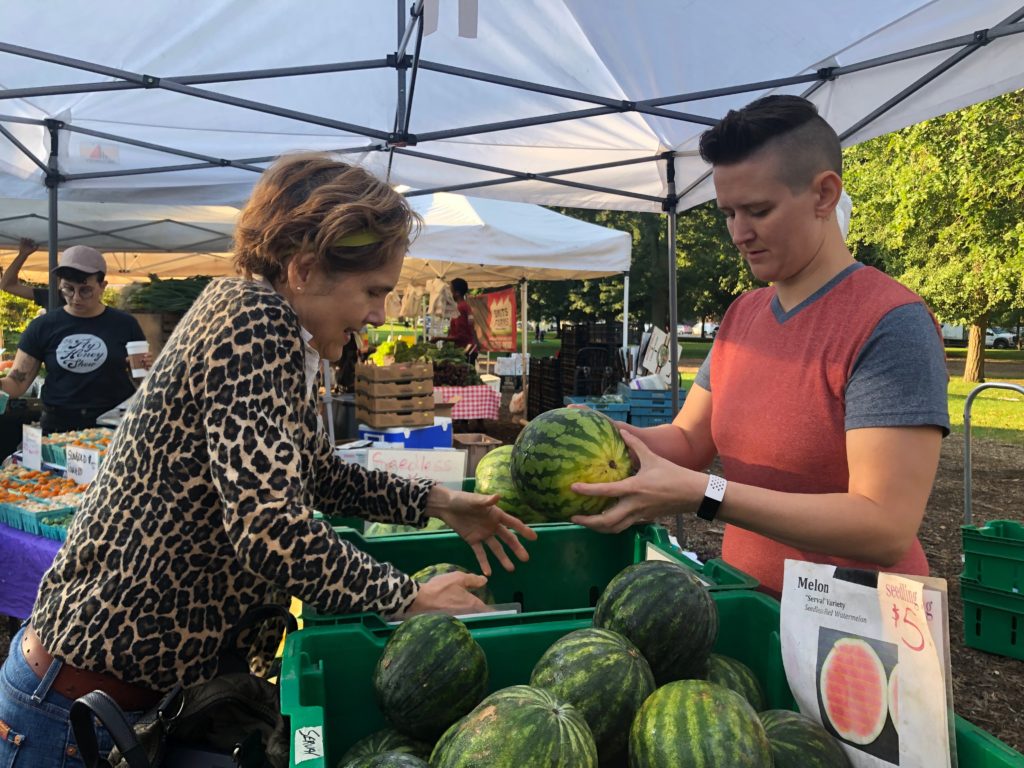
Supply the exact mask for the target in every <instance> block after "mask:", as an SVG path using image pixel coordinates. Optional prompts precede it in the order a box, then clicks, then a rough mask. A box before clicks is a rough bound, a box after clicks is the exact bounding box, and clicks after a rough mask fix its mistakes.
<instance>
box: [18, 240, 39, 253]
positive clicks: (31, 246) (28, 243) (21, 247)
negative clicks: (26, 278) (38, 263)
mask: <svg viewBox="0 0 1024 768" xmlns="http://www.w3.org/2000/svg"><path fill="white" fill-rule="evenodd" d="M37 250H39V243H37V242H36V241H35V240H33V239H32V238H30V237H23V238H21V240H19V241H18V255H19V256H28V255H29V254H31V253H35V252H36V251H37Z"/></svg>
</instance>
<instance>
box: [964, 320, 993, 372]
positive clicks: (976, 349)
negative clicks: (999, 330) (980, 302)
mask: <svg viewBox="0 0 1024 768" xmlns="http://www.w3.org/2000/svg"><path fill="white" fill-rule="evenodd" d="M987 326H988V318H985V317H983V318H979V319H978V320H976V321H975V322H973V323H972V324H971V327H970V332H969V334H968V337H967V361H966V362H965V363H964V381H966V382H967V383H969V384H980V383H981V382H983V381H985V328H986V327H987Z"/></svg>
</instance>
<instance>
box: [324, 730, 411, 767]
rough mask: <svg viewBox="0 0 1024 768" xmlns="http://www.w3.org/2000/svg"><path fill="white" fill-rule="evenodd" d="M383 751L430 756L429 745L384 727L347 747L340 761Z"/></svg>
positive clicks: (369, 755)
mask: <svg viewBox="0 0 1024 768" xmlns="http://www.w3.org/2000/svg"><path fill="white" fill-rule="evenodd" d="M384 752H404V753H406V754H409V755H415V756H416V757H422V758H424V759H426V758H428V757H430V745H429V744H427V743H425V742H422V741H417V740H416V739H412V738H409V737H408V736H406V735H404V734H402V733H399V732H398V731H396V730H395V729H394V728H384V729H382V730H380V731H375V732H374V733H371V734H370V735H369V736H365V737H363V738H362V739H360V740H359V741H357V742H356V743H355V744H353V745H352V746H351V747H349V749H348V751H347V752H346V753H345V754H344V755H343V756H342V758H341V763H342V765H344V764H345V763H348V762H349V761H351V760H355V759H356V758H367V757H374V756H375V755H379V754H382V753H384Z"/></svg>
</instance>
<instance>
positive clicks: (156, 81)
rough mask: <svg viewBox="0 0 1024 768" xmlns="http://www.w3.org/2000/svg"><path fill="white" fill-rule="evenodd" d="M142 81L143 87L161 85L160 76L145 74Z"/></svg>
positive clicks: (157, 86)
mask: <svg viewBox="0 0 1024 768" xmlns="http://www.w3.org/2000/svg"><path fill="white" fill-rule="evenodd" d="M141 82H142V87H143V88H159V87H160V78H159V77H154V76H153V75H143V76H142V81H141Z"/></svg>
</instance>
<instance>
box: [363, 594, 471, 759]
mask: <svg viewBox="0 0 1024 768" xmlns="http://www.w3.org/2000/svg"><path fill="white" fill-rule="evenodd" d="M487 679H488V670H487V657H486V655H485V654H484V650H483V648H481V647H480V644H479V643H478V642H477V641H476V640H475V639H474V638H473V636H472V635H471V634H470V633H469V630H468V629H467V628H466V625H465V624H463V623H462V622H461V621H459V620H458V619H456V618H453V617H451V616H448V615H447V614H443V613H427V614H421V615H418V616H413V617H412V618H411V619H406V620H405V621H404V622H402V624H401V626H399V627H398V629H396V630H395V632H394V634H392V635H391V637H390V639H389V640H388V642H387V645H385V646H384V652H383V653H382V654H381V657H380V659H379V660H378V661H377V667H376V669H375V670H374V673H373V688H374V692H375V693H376V696H377V703H378V705H379V706H380V709H381V712H383V713H384V716H385V717H387V718H388V720H389V721H390V722H391V724H392V725H394V726H395V728H397V729H398V730H399V731H401V732H402V733H404V734H406V735H407V736H412V737H413V738H415V739H420V740H423V741H433V740H434V739H436V738H437V737H438V736H440V735H441V734H442V733H444V731H445V729H446V728H447V727H448V726H450V725H451V724H452V723H454V722H455V721H456V720H458V719H459V718H460V717H462V716H463V715H465V714H466V713H467V712H469V711H470V710H471V709H473V707H475V706H476V705H477V704H478V703H480V700H481V699H482V698H483V697H484V694H485V693H486V691H487Z"/></svg>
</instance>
